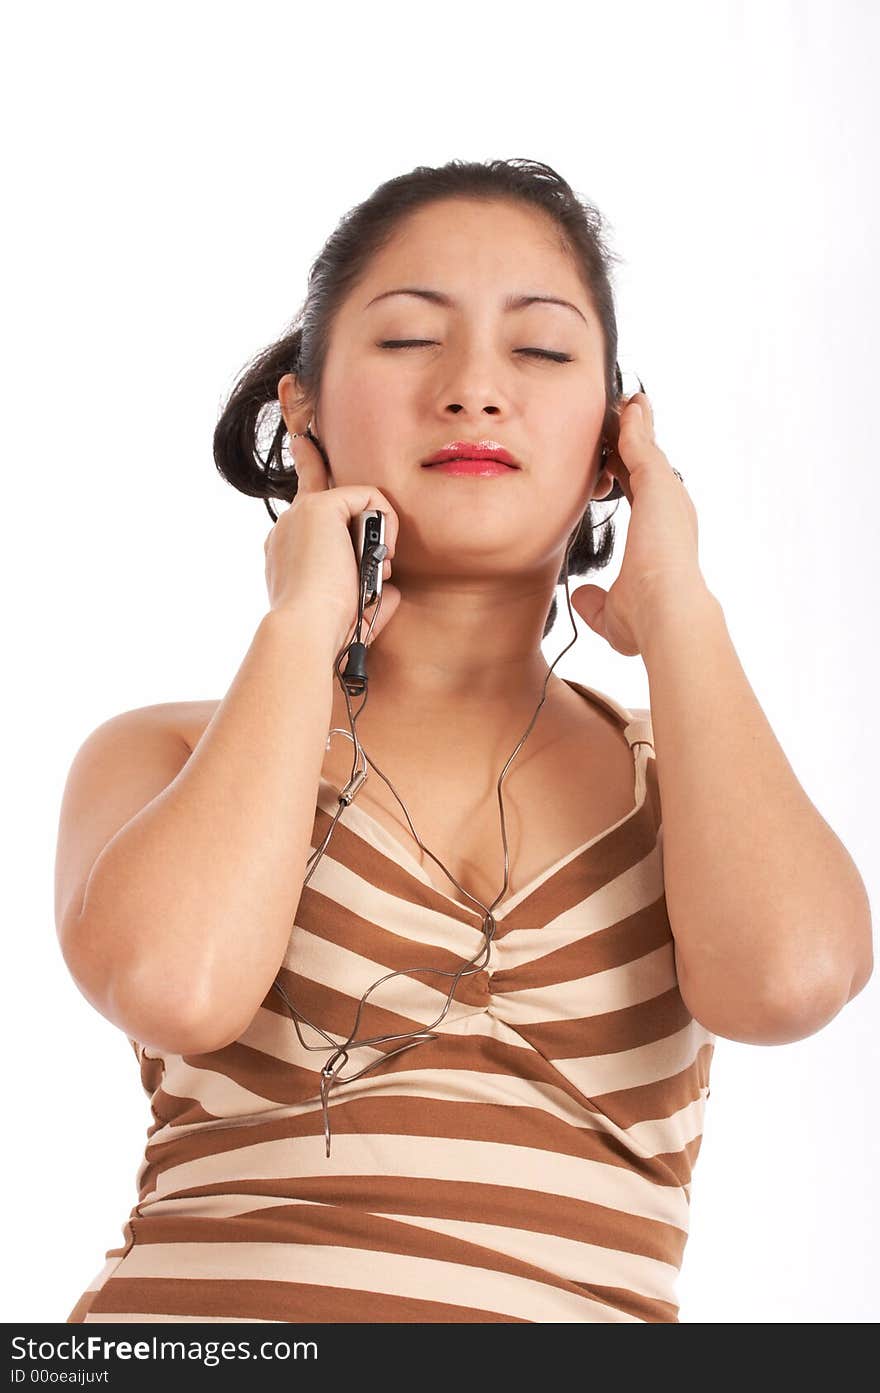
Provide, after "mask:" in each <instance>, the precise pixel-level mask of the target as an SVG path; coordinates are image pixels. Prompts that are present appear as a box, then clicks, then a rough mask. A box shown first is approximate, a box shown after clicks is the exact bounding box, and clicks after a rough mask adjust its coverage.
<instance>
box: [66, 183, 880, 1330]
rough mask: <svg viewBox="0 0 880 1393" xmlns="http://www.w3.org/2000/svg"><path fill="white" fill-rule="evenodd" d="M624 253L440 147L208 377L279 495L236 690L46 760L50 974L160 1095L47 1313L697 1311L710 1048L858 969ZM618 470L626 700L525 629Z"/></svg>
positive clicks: (672, 1314) (866, 939)
mask: <svg viewBox="0 0 880 1393" xmlns="http://www.w3.org/2000/svg"><path fill="white" fill-rule="evenodd" d="M611 260H612V258H611V256H610V254H609V253H608V251H607V248H606V247H605V245H604V242H603V237H602V225H601V220H600V218H599V216H598V214H597V213H596V211H595V210H594V209H591V208H590V207H589V206H588V205H584V204H583V203H581V202H580V201H579V200H578V199H577V198H576V197H575V195H574V193H573V192H572V190H571V188H570V187H569V185H568V184H567V183H566V182H565V181H564V180H562V179H561V178H560V176H559V175H557V174H556V173H555V172H554V171H553V170H551V169H550V168H548V167H547V166H546V165H540V164H535V163H532V162H528V161H495V162H492V163H489V164H464V163H457V162H452V163H450V164H448V165H446V166H444V167H443V168H441V169H429V168H424V167H422V168H418V169H416V170H414V171H413V172H412V173H411V174H408V175H404V176H402V177H400V178H397V179H392V180H390V181H388V182H387V183H386V184H383V185H382V186H381V187H380V188H379V189H377V190H376V192H375V193H374V194H373V195H372V196H371V197H370V198H369V199H367V200H366V202H365V203H363V204H361V205H360V206H359V207H357V208H355V209H354V210H353V211H352V212H351V213H350V214H349V215H348V217H347V218H345V219H344V220H343V221H342V222H341V223H340V225H339V227H338V228H337V229H336V231H335V232H334V233H333V235H332V236H331V238H330V239H329V241H328V242H327V244H326V246H325V248H324V249H323V251H322V253H321V255H320V256H319V257H318V259H317V261H316V262H315V264H314V266H313V267H312V270H311V274H310V278H309V293H308V297H307V300H306V303H305V306H304V307H303V310H302V313H301V315H300V316H299V321H298V323H297V324H296V325H295V327H294V328H292V330H291V331H290V332H289V333H288V334H286V335H285V336H284V337H283V338H282V339H281V340H280V341H279V342H278V343H277V344H274V345H272V347H271V348H269V349H268V350H266V351H265V352H264V353H263V354H261V355H260V356H259V357H258V358H257V359H256V360H255V361H254V362H253V363H252V364H251V365H250V367H249V368H248V369H247V370H246V372H245V373H244V375H243V376H242V378H241V380H240V381H239V383H238V384H237V385H236V387H235V389H234V391H233V393H232V394H231V397H230V400H229V402H228V403H227V405H226V408H225V410H224V412H223V415H222V417H221V419H220V421H219V423H218V426H217V429H216V433H215V442H214V444H215V459H216V463H217V466H218V469H219V470H220V472H221V474H222V475H223V476H224V477H225V478H226V479H227V480H228V481H229V482H230V483H232V484H233V485H234V486H235V487H236V488H238V489H239V490H241V491H242V492H244V493H246V494H249V495H251V496H253V497H257V498H262V499H266V500H269V499H286V500H287V501H288V502H290V503H291V506H290V507H289V508H288V509H287V510H286V511H282V512H281V513H280V516H278V520H277V522H276V523H275V525H274V527H273V528H272V530H271V531H270V533H269V536H268V537H267V540H266V578H267V586H268V591H269V598H270V608H269V612H268V613H267V615H266V616H265V617H264V618H263V620H262V621H261V623H260V625H259V627H258V630H257V633H256V635H255V636H254V640H253V642H252V644H251V646H250V648H249V650H248V652H247V654H246V656H245V658H244V661H243V663H242V666H241V668H240V670H239V672H238V673H237V675H236V677H235V680H234V681H233V683H232V684H231V686H230V689H229V691H228V692H227V693H226V695H225V696H224V697H223V699H222V700H221V701H219V702H209V703H203V702H184V703H181V704H179V705H177V704H174V705H171V706H162V707H153V708H147V709H146V710H141V711H137V712H126V713H124V714H123V715H122V716H120V717H115V718H114V719H113V720H111V721H110V722H107V723H105V725H104V726H103V727H100V728H99V730H98V731H96V732H94V733H93V734H92V736H90V737H89V740H88V741H86V743H85V745H84V746H83V748H82V750H81V751H80V752H79V754H78V756H77V759H76V760H75V761H74V766H73V769H72V770H71V775H70V778H69V780H68V786H67V789H66V790H65V801H64V806H63V808H62V822H61V836H60V839H59V906H60V909H59V924H60V932H61V940H62V945H63V948H64V952H65V958H66V960H67V962H68V965H69V966H70V969H71V971H72V973H73V975H74V977H75V979H76V980H77V982H78V984H79V985H80V987H81V989H82V990H83V991H84V992H85V993H86V995H87V996H88V997H89V999H90V1000H91V1001H92V1002H93V1003H94V1004H95V1005H96V1007H97V1008H98V1009H99V1010H101V1011H102V1012H103V1014H105V1015H106V1016H107V1017H108V1018H109V1019H111V1020H114V1021H115V1023H116V1024H118V1025H119V1026H120V1028H121V1029H123V1030H124V1031H125V1032H126V1034H127V1035H128V1037H129V1039H130V1042H131V1044H132V1046H133V1048H134V1050H135V1053H136V1054H137V1057H138V1059H139V1061H140V1066H141V1074H142V1079H143V1083H144V1086H145V1088H146V1091H147V1093H148V1096H149V1097H150V1100H151V1105H152V1110H153V1115H154V1122H153V1124H152V1126H151V1127H150V1130H149V1134H148V1144H147V1148H146V1153H145V1156H144V1159H143V1163H142V1165H141V1168H140V1171H139V1174H138V1178H137V1183H138V1191H139V1197H138V1202H137V1204H136V1205H135V1207H134V1209H133V1211H132V1214H131V1216H130V1217H129V1220H128V1222H127V1224H126V1226H125V1241H124V1244H123V1245H122V1246H120V1247H118V1248H114V1249H111V1250H110V1251H109V1252H108V1253H107V1254H106V1262H105V1265H104V1267H103V1268H102V1270H101V1272H99V1273H98V1275H97V1277H96V1278H95V1280H94V1281H93V1282H92V1283H91V1284H90V1287H89V1288H88V1290H87V1291H86V1292H84V1293H83V1295H82V1296H81V1298H80V1299H79V1300H78V1301H77V1303H76V1305H75V1306H74V1309H73V1311H72V1312H71V1314H70V1316H69V1317H68V1320H69V1321H70V1322H88V1321H102V1322H106V1321H113V1320H132V1319H139V1320H167V1321H173V1320H175V1319H179V1318H181V1317H191V1318H198V1319H202V1320H212V1319H213V1320H223V1319H228V1318H235V1319H245V1320H264V1321H278V1320H282V1321H323V1322H330V1321H341V1322H348V1321H363V1322H385V1321H419V1322H421V1321H428V1322H441V1321H445V1322H461V1321H526V1322H536V1321H587V1322H602V1321H615V1322H675V1321H677V1320H678V1300H677V1295H676V1278H677V1275H678V1271H679V1268H680V1265H681V1261H682V1256H683V1251H684V1246H685V1242H686V1238H687V1231H688V1211H689V1204H690V1189H691V1176H692V1169H693V1165H694V1162H695V1160H696V1157H697V1154H698V1152H699V1148H700V1142H701V1137H702V1125H703V1114H704V1106H705V1100H706V1098H707V1096H708V1092H709V1069H710V1062H711V1058H712V1053H713V1049H714V1043H715V1037H716V1034H718V1033H721V1034H724V1035H727V1036H729V1037H730V1038H733V1039H741V1040H750V1041H753V1042H755V1043H779V1042H780V1041H782V1040H786V1039H797V1038H800V1037H801V1036H802V1035H804V1034H808V1033H810V1031H813V1030H816V1029H818V1028H820V1026H821V1025H822V1024H824V1023H825V1021H826V1020H828V1019H830V1018H831V1016H832V1015H833V1014H835V1013H836V1011H837V1010H839V1009H840V1006H841V1005H842V1004H843V1003H844V1001H845V1000H847V999H848V998H849V996H851V995H853V994H854V993H855V991H857V990H859V989H860V988H861V986H862V985H864V982H865V981H866V980H867V975H868V974H869V973H870V970H871V963H870V915H869V913H868V914H867V917H866V904H867V901H866V897H865V894H864V887H863V885H862V882H861V880H860V877H859V876H858V872H857V871H856V869H855V867H854V866H853V865H852V862H851V860H850V858H849V857H848V855H847V853H846V851H845V849H844V848H843V847H842V846H841V845H840V843H839V842H838V841H837V839H836V838H835V837H834V835H833V833H832V832H831V830H830V829H829V828H828V827H827V825H826V824H825V823H824V822H823V821H822V819H821V818H820V817H819V815H818V814H817V812H816V810H815V809H814V808H813V806H812V804H811V803H810V802H809V800H808V799H807V798H806V795H805V794H804V792H803V790H802V789H801V788H800V785H799V784H798V783H797V781H796V780H795V778H794V775H793V773H792V772H791V770H790V768H789V766H788V764H787V761H786V760H785V756H784V754H783V753H782V751H781V749H780V748H779V746H778V744H777V742H776V740H775V737H774V736H773V733H772V731H771V730H770V729H769V727H768V725H767V723H766V720H765V719H764V717H763V713H762V712H761V710H760V708H759V707H758V705H757V702H756V701H755V698H754V695H753V694H752V692H751V689H750V688H749V686H748V683H747V682H746V680H745V676H744V674H743V673H742V669H741V668H740V666H739V663H738V661H737V659H736V655H735V653H734V651H733V649H732V645H731V644H730V640H729V636H728V635H727V631H726V627H725V625H724V620H723V614H722V612H721V608H720V605H719V603H718V601H717V599H716V598H715V597H714V595H712V594H711V593H710V592H709V591H708V589H707V586H706V584H705V581H704V579H703V576H702V573H701V571H700V567H699V564H698V559H697V520H696V515H695V511H694V508H693V505H692V503H691V501H690V498H689V496H688V493H687V491H686V489H685V486H684V484H683V481H682V479H681V476H680V475H677V471H675V470H673V468H672V466H671V465H670V463H669V461H668V460H667V458H666V456H665V455H664V454H663V453H662V451H661V450H660V449H659V448H658V446H657V444H656V441H655V440H654V435H653V425H652V415H651V411H650V408H649V406H648V403H647V398H646V397H645V395H644V393H643V392H640V393H637V394H636V395H635V397H634V398H633V400H632V401H630V402H626V403H625V402H624V401H623V398H622V386H621V380H620V375H619V369H617V367H616V354H617V330H616V321H615V315H614V307H613V297H612V292H611V288H610V284H609V266H610V263H611ZM275 407H277V408H278V409H279V410H280V415H281V418H282V419H281V420H279V421H278V424H277V427H276V428H275V430H274V435H273V437H272V441H271V446H270V449H269V452H268V456H267V458H266V459H264V458H263V456H262V454H261V453H260V450H259V449H258V435H259V434H260V431H261V429H262V428H263V425H264V421H265V415H266V409H267V408H275ZM285 435H287V436H289V438H290V441H291V442H292V445H293V450H292V454H293V457H294V461H295V464H294V466H293V468H285V467H284V460H283V456H282V446H283V443H284V438H285ZM502 449H503V450H504V451H506V452H507V455H506V456H505V457H502V460H501V462H500V463H499V461H498V459H497V458H496V459H495V461H494V463H493V464H492V465H490V466H487V465H486V461H485V458H484V457H485V455H486V454H487V453H489V454H493V453H494V455H495V456H498V453H499V451H500V450H502ZM469 451H470V454H468V452H469ZM437 455H439V457H440V459H441V461H442V460H443V459H445V458H447V457H448V456H449V455H458V456H463V457H466V458H468V459H470V460H471V461H473V459H475V458H477V457H480V456H481V455H482V457H483V464H482V466H481V467H482V468H483V469H484V471H485V470H486V469H492V470H494V472H483V473H479V472H477V473H475V472H474V466H473V464H471V465H470V466H467V465H461V464H459V465H458V467H457V470H450V469H449V468H448V467H447V466H445V465H443V464H442V463H441V464H439V465H438V464H436V463H428V461H429V460H430V459H431V458H432V457H434V456H437ZM505 459H506V461H507V462H505ZM621 493H622V495H624V496H625V497H626V498H627V500H628V502H629V504H630V506H631V508H632V517H631V521H630V526H629V531H628V536H627V546H626V554H625V556H624V558H623V562H622V566H621V570H620V574H619V577H618V579H617V580H616V581H615V583H614V585H613V586H612V587H611V588H610V590H609V591H608V592H607V594H606V593H605V592H603V591H602V590H600V589H599V588H598V587H596V586H592V585H587V586H582V587H581V588H580V589H579V590H578V591H576V592H575V594H574V597H573V603H574V606H575V608H576V609H577V610H578V612H579V613H580V614H581V616H582V618H583V619H584V620H585V621H586V622H587V623H588V624H589V626H590V627H591V628H592V629H593V630H594V632H596V633H597V634H599V635H600V636H602V637H603V638H604V639H606V640H607V641H608V642H609V643H610V644H611V645H612V647H614V648H615V649H616V650H617V651H618V652H621V653H624V654H629V655H636V654H641V655H642V657H643V659H644V661H645V664H646V667H647V670H648V676H649V681H650V686H651V698H652V710H651V713H650V715H649V713H648V712H631V711H628V710H626V708H624V707H623V706H621V705H620V704H619V703H618V702H617V701H616V700H614V699H613V698H611V697H608V696H604V695H602V694H601V693H598V692H596V691H595V690H594V689H592V688H589V687H585V686H583V685H582V684H580V683H578V682H573V681H565V680H562V679H560V678H558V677H556V676H555V675H554V674H553V672H552V668H551V667H550V666H548V664H547V662H546V660H545V658H544V655H543V652H542V648H541V640H542V639H543V638H544V637H546V635H547V634H548V632H549V630H550V628H551V626H552V624H553V621H554V618H555V615H556V608H557V607H556V599H555V594H554V591H555V586H556V585H557V583H559V582H560V581H563V582H564V581H565V580H566V579H567V574H568V572H569V571H572V572H573V573H575V574H583V573H584V572H586V571H588V570H590V569H595V568H596V567H599V566H602V565H605V564H606V563H607V561H608V560H609V559H610V554H611V547H612V543H613V531H612V530H611V528H610V527H609V528H608V529H607V530H606V532H605V535H604V538H603V540H602V541H601V543H600V544H599V545H598V546H596V545H594V541H593V529H594V527H595V525H596V524H595V521H594V519H593V516H592V506H591V505H592V501H593V500H596V499H605V498H610V497H612V496H618V495H620V494H621ZM368 510H378V511H380V512H381V513H383V514H384V515H385V524H386V533H385V544H386V546H387V549H388V551H387V555H386V556H384V558H383V557H382V555H381V553H377V554H375V555H372V554H371V555H372V560H373V563H374V564H375V565H376V566H379V565H381V567H382V577H383V583H382V587H381V600H380V603H379V604H378V605H377V606H375V607H374V608H373V611H372V615H371V619H372V623H371V627H370V630H369V634H368V639H369V641H368V647H367V654H366V662H365V667H366V671H367V684H368V693H369V700H368V702H367V701H364V702H363V703H362V704H360V705H359V707H358V711H357V716H356V719H357V726H356V730H355V728H354V722H353V719H352V703H351V693H350V691H349V690H348V688H347V686H346V684H345V682H344V681H343V674H342V669H343V667H344V666H345V663H344V661H340V659H342V660H344V659H345V658H346V654H348V655H349V656H350V654H351V652H352V651H353V649H352V645H353V644H356V643H357V642H358V641H360V640H361V639H362V637H363V634H362V619H364V618H365V616H364V615H363V613H362V611H363V609H364V599H365V594H366V592H363V591H361V588H360V585H361V573H360V570H359V564H358V558H357V557H356V555H355V550H354V547H353V545H352V531H351V528H352V526H353V524H354V523H355V522H356V520H357V519H358V518H359V516H360V515H361V514H363V513H364V512H366V511H368ZM270 511H271V512H272V514H273V517H274V516H276V511H275V509H274V508H273V507H270ZM392 576H393V577H394V579H393V580H392V579H391V577H392ZM566 598H568V592H567V590H566ZM569 616H570V610H569ZM572 627H574V626H573V625H572ZM568 646H570V643H569V645H568ZM563 651H566V650H565V649H563ZM560 656H561V655H560ZM355 704H357V703H355ZM536 715H537V720H535V719H534V718H535V716H536ZM531 725H533V726H534V729H531ZM337 732H338V734H337ZM346 733H347V734H348V735H349V737H350V739H348V740H346V738H345V736H346ZM334 736H335V738H334ZM352 741H354V748H353V747H352ZM655 741H656V749H655ZM520 747H522V749H520ZM514 752H516V753H515V757H513V758H512V755H513V754H514ZM361 754H363V755H364V757H365V759H364V761H362V762H361V763H360V764H358V757H359V756H360V755H361ZM353 759H354V764H353ZM358 770H360V774H361V775H362V774H363V773H364V772H365V771H366V773H367V774H368V777H367V778H366V779H362V778H361V777H359V775H358ZM386 771H387V772H386ZM353 775H354V777H353ZM369 775H372V776H369ZM502 782H503V790H502V788H501V784H502ZM349 790H353V791H354V793H355V796H354V798H353V801H349V798H348V791H349ZM395 790H399V791H400V798H401V799H402V802H401V801H399V799H398V796H397V794H396V792H395ZM341 793H342V797H341V799H340V794H341ZM661 795H662V808H663V816H662V818H661ZM86 811H87V812H88V819H87V824H84V823H83V821H82V818H83V816H84V814H85V813H86ZM84 825H85V826H86V830H85V831H82V830H80V831H77V830H75V829H76V828H82V827H83V826H84ZM499 834H500V835H499ZM499 843H501V848H500V847H499ZM500 849H501V854H499V850H500ZM768 867H772V868H773V869H774V871H775V878H774V875H773V874H769V873H768V870H767V868H768ZM447 872H448V873H447ZM783 883H784V884H785V886H786V889H787V895H786V898H785V899H784V902H783V904H782V907H781V908H780V896H779V894H778V887H779V886H780V885H782V884H783ZM456 890H457V892H458V893H457V894H456V893H453V892H454V891H456ZM817 902H818V903H819V905H820V906H821V909H822V911H823V912H822V913H821V914H817V912H816V910H815V906H816V904H817ZM808 911H809V912H808ZM291 924H292V928H291ZM803 964H808V965H809V967H808V969H805V968H804V966H803ZM435 1027H436V1028H435ZM400 1041H404V1042H405V1043H404V1044H403V1045H400V1043H399V1042H400ZM331 1118H332V1148H331V1129H330V1125H329V1124H330V1121H331Z"/></svg>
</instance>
